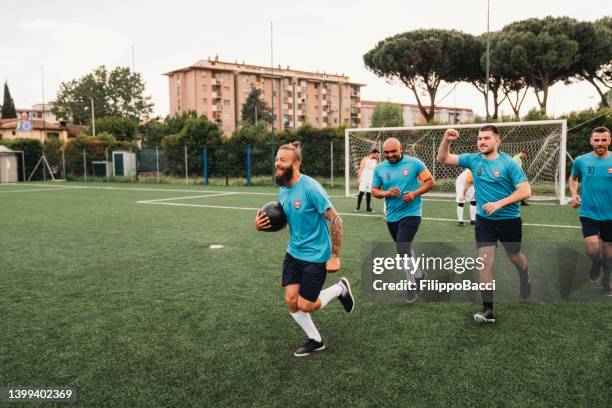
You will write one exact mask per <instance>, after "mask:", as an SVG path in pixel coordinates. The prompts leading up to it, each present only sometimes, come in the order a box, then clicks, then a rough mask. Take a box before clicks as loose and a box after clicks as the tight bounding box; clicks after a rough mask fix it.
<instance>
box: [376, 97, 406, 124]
mask: <svg viewBox="0 0 612 408" xmlns="http://www.w3.org/2000/svg"><path fill="white" fill-rule="evenodd" d="M394 126H404V117H403V116H402V107H401V105H398V104H397V103H391V102H382V103H377V104H376V106H374V111H373V112H372V127H394Z"/></svg>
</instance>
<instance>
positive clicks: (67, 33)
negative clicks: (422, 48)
mask: <svg viewBox="0 0 612 408" xmlns="http://www.w3.org/2000/svg"><path fill="white" fill-rule="evenodd" d="M486 5H487V2H486V0H463V1H456V0H428V1H418V2H417V1H407V0H405V1H395V0H379V1H362V0H334V1H323V0H301V1H290V0H289V1H288V0H285V1H264V0H261V1H251V0H233V1H228V2H227V3H226V2H218V1H215V2H206V1H201V0H200V1H188V0H174V1H157V0H149V1H130V0H106V1H96V2H92V1H76V0H63V1H62V0H60V1H48V0H44V1H42V0H30V1H27V2H25V1H24V2H21V1H18V2H12V3H11V5H10V7H3V11H2V15H3V18H2V24H1V26H0V27H1V28H0V32H2V34H3V35H2V38H3V39H4V40H3V41H2V45H0V50H1V51H2V52H1V55H2V59H1V60H0V78H1V79H6V80H8V83H9V86H10V91H11V94H12V95H13V98H14V99H15V104H16V106H17V107H18V108H22V107H24V108H25V107H30V106H31V105H32V104H35V103H39V102H41V101H42V88H43V87H42V84H41V83H42V81H41V77H42V75H41V66H44V80H45V82H44V91H45V98H46V100H51V99H53V98H54V97H55V94H56V92H57V90H58V87H59V84H60V82H62V81H68V80H70V79H73V78H78V77H80V76H82V75H84V74H86V73H88V72H90V71H91V70H92V69H93V68H95V67H97V66H99V65H106V66H107V67H109V68H114V67H116V66H131V65H132V46H133V47H134V50H135V52H134V56H135V58H134V64H135V69H136V71H138V72H141V73H142V75H143V77H144V79H145V81H146V91H147V93H148V94H149V95H151V96H152V98H153V102H154V103H155V114H157V115H162V116H164V115H166V114H167V113H168V104H169V102H168V79H167V77H165V76H163V73H165V72H168V71H171V70H173V69H177V68H181V67H185V66H188V65H190V64H193V63H195V62H196V61H198V60H199V59H205V58H207V57H209V56H210V57H214V56H215V55H219V59H221V60H226V61H230V62H233V61H235V60H238V61H240V62H242V61H243V60H244V61H245V62H246V63H249V64H255V65H269V64H270V21H272V22H273V24H274V36H273V38H274V63H275V65H277V64H281V65H282V66H283V67H285V66H287V65H289V66H290V67H291V68H294V69H300V70H311V71H316V70H319V71H323V70H325V71H326V72H328V73H336V72H337V73H344V74H346V75H348V76H350V78H351V80H352V81H355V82H360V83H365V84H367V86H366V87H365V88H362V99H368V100H381V101H386V100H390V101H393V102H404V103H414V102H415V99H414V96H413V95H412V94H411V92H410V91H409V90H408V89H407V88H405V87H404V86H403V85H400V84H387V83H386V82H385V81H384V80H382V79H379V78H378V77H376V76H375V75H374V74H372V73H370V72H369V71H368V70H367V69H366V68H365V67H364V64H363V59H362V56H363V54H364V53H366V52H367V51H368V50H370V49H371V48H372V47H374V46H375V45H376V43H377V42H378V41H380V40H382V39H384V38H386V37H387V36H390V35H393V34H397V33H400V32H404V31H409V30H414V29H418V28H452V29H457V30H461V31H465V32H468V33H472V34H480V33H482V32H485V31H486ZM547 15H553V16H570V17H573V18H576V19H579V20H591V21H592V20H596V19H598V18H600V17H601V16H604V15H612V2H610V1H609V0H580V1H578V0H556V1H555V0H541V1H540V0H504V1H502V0H491V30H499V29H501V28H502V27H503V26H504V25H505V24H507V23H510V22H512V21H516V20H521V19H525V18H529V17H544V16H547ZM447 90H450V88H448V89H447ZM447 90H443V91H442V92H441V95H443V94H445V93H447ZM598 100H599V99H598V97H597V95H596V92H595V90H594V88H592V86H591V85H590V84H586V83H583V84H575V85H570V86H566V85H563V84H557V85H555V86H554V87H553V88H552V90H551V94H550V97H549V105H548V111H549V113H552V114H554V115H558V114H561V113H563V112H569V111H572V110H579V109H584V108H586V107H591V106H595V105H596V104H597V102H598ZM441 104H443V105H448V106H457V107H468V108H472V109H474V110H475V111H476V112H477V113H479V114H484V103H483V98H482V96H481V95H480V94H479V93H478V92H477V91H476V90H475V89H474V88H473V87H472V86H471V85H467V84H462V85H459V86H457V87H456V88H455V90H454V91H453V92H452V93H451V94H450V95H449V96H448V97H447V98H446V99H445V100H444V101H442V102H441ZM535 105H536V101H535V98H534V97H532V96H531V95H530V96H529V97H528V99H527V100H526V102H525V105H524V109H523V110H524V111H525V112H526V111H527V110H528V109H529V108H531V107H533V106H535ZM502 110H503V111H504V112H506V113H510V112H511V110H510V108H509V107H502ZM523 113H524V112H523Z"/></svg>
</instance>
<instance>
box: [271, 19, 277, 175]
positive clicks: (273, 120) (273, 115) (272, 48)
mask: <svg viewBox="0 0 612 408" xmlns="http://www.w3.org/2000/svg"><path fill="white" fill-rule="evenodd" d="M270 70H271V72H272V83H271V86H272V88H271V89H272V91H271V92H272V94H271V95H270V96H271V97H272V137H271V140H270V145H271V149H272V181H274V173H275V169H276V165H275V163H274V156H275V155H274V153H275V152H274V144H275V143H276V140H275V135H274V128H275V127H276V117H275V116H276V115H275V113H274V35H273V25H272V21H270Z"/></svg>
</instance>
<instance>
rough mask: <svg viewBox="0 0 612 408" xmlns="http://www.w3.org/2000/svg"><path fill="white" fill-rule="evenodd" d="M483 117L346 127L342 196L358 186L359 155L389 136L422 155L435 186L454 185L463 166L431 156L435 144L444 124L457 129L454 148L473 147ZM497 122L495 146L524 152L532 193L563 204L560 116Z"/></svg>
mask: <svg viewBox="0 0 612 408" xmlns="http://www.w3.org/2000/svg"><path fill="white" fill-rule="evenodd" d="M483 125H484V124H483V123H478V124H455V125H442V126H416V127H395V128H393V127H392V128H364V129H346V131H345V137H344V143H345V146H344V149H345V167H344V168H345V193H346V196H347V197H350V196H351V194H353V193H356V192H357V189H358V180H357V172H358V170H359V165H360V162H361V159H362V158H363V157H365V156H367V155H368V154H369V153H370V151H371V150H372V149H373V148H376V149H378V150H379V151H380V152H381V159H384V156H383V154H382V144H383V142H384V141H385V140H386V139H387V138H390V137H395V138H397V139H399V141H400V142H401V143H402V146H403V148H404V153H405V154H408V155H410V156H414V157H417V158H419V159H421V160H422V161H423V162H424V163H425V164H426V165H427V167H428V168H429V170H430V171H431V173H432V175H433V177H434V179H435V180H436V189H435V191H436V192H438V193H440V192H442V193H444V192H446V193H447V195H449V196H450V195H451V193H454V191H455V179H456V178H457V176H458V175H459V174H460V173H461V171H462V169H461V168H460V167H456V166H447V165H444V164H441V163H439V162H438V161H437V160H436V155H437V151H438V145H439V144H440V141H441V140H442V137H443V135H444V132H445V131H446V129H448V128H451V127H452V128H454V129H457V130H458V131H459V134H460V138H459V140H457V141H455V142H453V144H452V147H451V151H452V152H453V153H455V154H461V153H473V152H477V151H478V150H477V148H476V140H477V137H478V129H480V127H482V126H483ZM495 126H497V127H498V128H499V132H500V136H501V145H500V148H499V150H500V151H502V152H504V153H507V154H509V155H510V156H514V155H516V154H518V153H519V152H520V151H521V150H525V151H526V152H527V157H525V158H524V159H523V170H524V171H525V174H526V175H527V178H528V179H529V182H530V184H531V189H532V193H533V196H532V199H534V200H538V199H540V200H546V199H555V198H556V199H558V200H559V202H560V203H562V204H565V203H566V198H565V155H566V138H567V124H566V121H565V120H545V121H533V122H506V123H495Z"/></svg>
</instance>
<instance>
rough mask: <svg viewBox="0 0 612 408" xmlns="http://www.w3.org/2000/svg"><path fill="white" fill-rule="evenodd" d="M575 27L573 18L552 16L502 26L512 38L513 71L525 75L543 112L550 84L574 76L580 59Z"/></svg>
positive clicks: (503, 30)
mask: <svg viewBox="0 0 612 408" xmlns="http://www.w3.org/2000/svg"><path fill="white" fill-rule="evenodd" d="M575 26H576V20H574V19H572V18H568V17H550V16H549V17H546V18H543V19H539V18H530V19H528V20H523V21H517V22H514V23H511V24H508V25H507V26H505V27H504V28H503V29H502V32H504V33H505V34H507V35H509V36H511V39H512V43H511V44H512V46H511V50H510V61H511V63H512V66H513V71H515V72H516V73H517V74H519V75H521V74H522V75H524V77H525V78H526V80H527V81H528V83H529V85H530V86H531V87H532V88H533V89H534V91H535V95H536V98H537V100H538V104H539V105H540V108H541V109H542V110H543V111H544V113H545V112H546V105H547V102H548V92H549V89H550V87H551V86H552V85H554V84H555V83H556V82H558V81H563V80H566V79H567V78H569V77H570V76H573V75H574V73H572V72H571V67H572V65H574V64H575V63H576V62H577V61H578V58H579V45H578V42H577V41H576V40H574V39H572V37H571V36H570V35H568V33H571V32H573V31H574V29H575Z"/></svg>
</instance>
